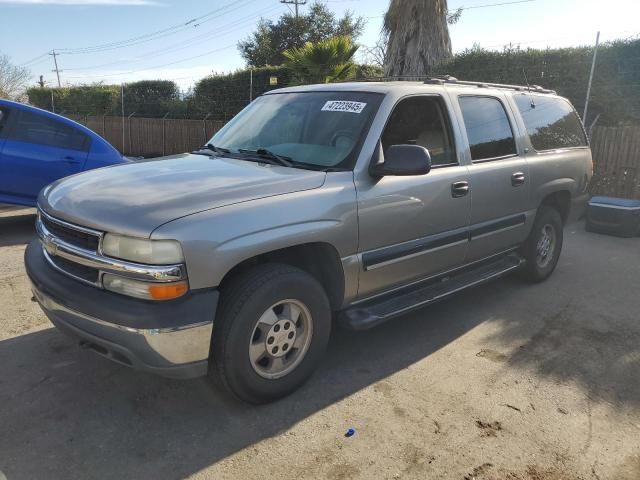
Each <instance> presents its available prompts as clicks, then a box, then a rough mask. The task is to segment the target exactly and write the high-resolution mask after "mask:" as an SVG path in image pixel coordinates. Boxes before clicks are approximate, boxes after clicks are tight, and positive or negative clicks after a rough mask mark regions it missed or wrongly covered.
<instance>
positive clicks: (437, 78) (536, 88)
mask: <svg viewBox="0 0 640 480" xmlns="http://www.w3.org/2000/svg"><path fill="white" fill-rule="evenodd" d="M424 83H425V84H427V85H433V84H439V85H442V84H445V83H453V84H456V85H470V86H476V87H478V88H507V89H509V90H516V91H519V92H536V93H551V94H555V93H556V92H555V90H549V89H546V88H542V87H541V86H540V85H508V84H505V83H490V82H470V81H467V80H458V79H457V78H456V77H452V76H451V75H434V76H431V77H429V78H427V79H426V80H424Z"/></svg>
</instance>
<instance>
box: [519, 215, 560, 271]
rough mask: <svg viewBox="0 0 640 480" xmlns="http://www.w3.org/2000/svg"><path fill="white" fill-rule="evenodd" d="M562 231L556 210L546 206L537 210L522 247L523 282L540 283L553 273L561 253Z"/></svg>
mask: <svg viewBox="0 0 640 480" xmlns="http://www.w3.org/2000/svg"><path fill="white" fill-rule="evenodd" d="M562 229H563V224H562V217H561V216H560V213H558V211H557V210H556V209H554V208H552V207H548V206H546V205H543V206H541V207H540V208H539V209H538V214H537V215H536V219H535V222H534V224H533V228H532V230H531V233H529V237H528V238H527V240H526V241H525V244H524V245H523V247H522V254H523V256H524V258H525V260H526V264H525V267H524V268H523V270H522V277H523V278H524V279H525V280H527V281H529V282H541V281H543V280H546V279H547V278H548V277H549V275H551V274H552V273H553V270H554V269H555V268H556V265H557V264H558V259H559V258H560V252H561V251H562V241H563V231H562Z"/></svg>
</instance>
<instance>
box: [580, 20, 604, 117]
mask: <svg viewBox="0 0 640 480" xmlns="http://www.w3.org/2000/svg"><path fill="white" fill-rule="evenodd" d="M598 45H600V32H598V34H597V35H596V46H595V47H594V49H593V60H592V61H591V73H590V74H589V85H588V86H587V98H586V99H585V101H584V112H583V113H582V123H585V122H586V121H587V109H588V108H589V97H590V96H591V84H592V83H593V72H594V71H595V69H596V57H597V56H598Z"/></svg>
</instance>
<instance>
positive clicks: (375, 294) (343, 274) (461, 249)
mask: <svg viewBox="0 0 640 480" xmlns="http://www.w3.org/2000/svg"><path fill="white" fill-rule="evenodd" d="M591 175H592V161H591V152H590V150H589V146H588V142H587V137H586V135H585V132H584V129H583V127H582V124H581V122H580V119H579V117H578V116H577V114H576V112H575V110H574V109H573V107H572V106H571V104H570V103H569V102H568V101H567V100H565V99H564V98H561V97H559V96H557V95H556V94H555V93H554V92H552V91H548V90H544V89H542V88H540V87H519V86H510V85H494V84H480V83H472V82H460V81H457V80H455V79H450V78H449V79H439V78H434V79H430V80H427V81H425V82H383V83H344V84H333V85H313V86H304V87H296V88H287V89H282V90H277V91H272V92H269V93H268V94H265V95H263V96H262V97H260V98H258V99H256V100H255V101H254V102H252V103H251V104H250V105H249V106H248V107H247V108H245V109H244V110H243V111H242V112H241V113H239V114H238V115H237V116H236V117H235V118H234V119H233V120H231V122H229V123H228V124H227V125H226V126H225V127H224V128H223V129H221V130H220V131H219V132H218V133H217V134H216V135H215V136H214V137H213V138H212V139H211V141H210V143H209V144H208V145H205V146H203V147H202V148H201V149H200V150H198V151H196V152H193V153H191V154H184V155H177V156H172V157H166V158H162V159H157V160H154V161H146V162H138V163H134V164H129V165H123V166H116V167H108V168H104V169H100V170H96V171H92V172H89V173H83V174H79V175H76V176H73V177H69V178H67V179H65V180H62V181H59V182H57V183H54V184H53V185H51V186H49V187H47V188H45V189H44V190H43V191H42V192H41V194H40V197H39V200H38V208H39V212H38V220H37V230H38V233H39V237H40V238H39V240H36V241H34V242H32V243H31V244H30V245H29V247H28V248H27V251H26V254H25V257H26V267H27V272H28V274H29V277H30V279H31V281H32V284H33V292H34V295H35V298H36V299H37V301H38V302H39V303H40V305H41V306H42V309H43V310H44V312H45V313H46V314H47V316H48V317H49V318H50V319H51V321H52V322H53V323H54V324H55V325H57V326H58V327H60V328H61V329H63V330H66V331H68V332H69V333H72V334H74V335H75V336H77V337H79V338H80V339H81V343H82V344H84V345H85V346H86V347H89V348H91V349H93V350H95V351H96V352H98V353H100V354H102V355H104V356H106V357H108V358H110V359H112V360H114V361H116V362H118V363H121V364H124V365H129V366H133V367H136V368H139V369H143V370H147V371H151V372H155V373H159V374H162V375H166V376H170V377H180V378H189V377H197V376H204V375H206V374H207V373H208V372H209V373H212V374H213V373H215V374H216V375H219V377H220V378H221V379H222V381H223V383H224V385H226V387H227V388H228V389H229V390H230V391H231V392H232V393H233V394H235V395H236V396H237V397H239V398H240V399H242V400H245V401H248V402H255V403H258V402H266V401H270V400H274V399H276V398H279V397H282V396H283V395H286V394H288V393H290V392H292V391H293V390H295V389H296V388H298V387H299V386H300V385H301V384H302V383H303V382H304V381H305V380H306V379H307V378H308V377H309V376H310V375H311V373H312V372H313V370H314V369H315V368H316V367H317V366H318V364H319V363H320V362H321V359H322V355H323V352H324V350H325V347H326V345H327V342H328V340H329V334H330V331H331V328H332V324H333V323H336V324H342V325H344V326H346V327H349V328H352V329H365V328H369V327H372V326H374V325H377V324H379V323H381V322H384V321H387V320H392V319H394V320H395V319H396V318H397V317H399V316H401V315H402V314H404V313H406V312H408V311H411V310H414V309H416V308H420V307H423V306H425V305H428V304H430V303H432V302H434V301H437V300H440V299H442V298H443V297H446V296H447V295H449V294H452V293H454V292H458V291H460V290H462V289H464V288H467V287H471V286H474V285H478V284H480V283H482V282H485V281H487V280H490V279H492V278H496V277H498V276H501V275H505V274H507V273H509V272H513V271H516V270H518V271H519V273H520V275H521V276H522V277H524V278H525V279H527V280H529V281H532V282H538V281H542V280H544V279H546V278H547V277H548V276H549V275H550V274H551V272H552V271H553V269H554V268H555V266H556V263H557V262H558V257H559V255H560V250H561V247H562V230H563V225H564V224H565V223H566V222H567V221H568V219H569V217H570V216H576V215H578V214H579V213H580V208H574V207H575V206H576V205H583V204H584V202H585V200H586V197H587V194H586V191H587V185H588V183H589V180H590V178H591ZM332 320H333V321H332ZM398 321H402V320H401V319H399V320H398ZM214 326H215V328H214Z"/></svg>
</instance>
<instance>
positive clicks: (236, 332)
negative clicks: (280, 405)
mask: <svg viewBox="0 0 640 480" xmlns="http://www.w3.org/2000/svg"><path fill="white" fill-rule="evenodd" d="M330 331H331V308H330V306H329V300H328V299H327V296H326V294H325V292H324V289H323V288H322V286H321V285H320V284H319V283H318V281H317V280H316V279H314V278H313V277H312V276H311V275H309V274H307V273H306V272H304V271H302V270H299V269H297V268H294V267H290V266H288V265H276V264H266V265H259V266H256V267H254V268H252V269H251V270H249V271H246V272H245V273H243V274H241V275H238V276H237V277H236V278H234V279H232V280H231V281H230V282H229V284H228V285H226V286H225V287H224V289H223V291H222V297H221V304H220V310H219V313H218V315H217V316H216V322H215V327H214V333H213V339H212V359H213V364H214V365H212V367H214V368H215V369H216V371H217V373H218V374H219V376H220V378H221V380H222V382H223V383H224V385H225V386H226V387H227V388H228V389H229V390H230V391H231V392H232V393H233V394H234V395H235V396H236V397H238V398H240V399H241V400H244V401H246V402H249V403H264V402H269V401H272V400H276V399H278V398H281V397H283V396H285V395H287V394H289V393H291V392H292V391H294V390H295V389H297V388H298V387H299V386H300V385H302V383H304V382H305V381H306V380H307V378H308V377H309V376H311V374H312V373H313V371H314V370H315V369H316V367H317V366H318V365H319V363H320V361H321V358H322V355H323V353H324V350H325V348H326V345H327V342H328V340H329V334H330ZM212 369H213V368H212Z"/></svg>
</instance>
